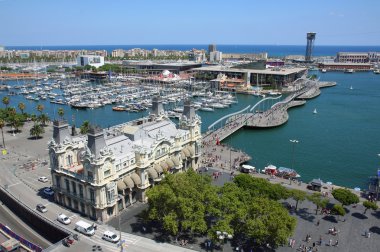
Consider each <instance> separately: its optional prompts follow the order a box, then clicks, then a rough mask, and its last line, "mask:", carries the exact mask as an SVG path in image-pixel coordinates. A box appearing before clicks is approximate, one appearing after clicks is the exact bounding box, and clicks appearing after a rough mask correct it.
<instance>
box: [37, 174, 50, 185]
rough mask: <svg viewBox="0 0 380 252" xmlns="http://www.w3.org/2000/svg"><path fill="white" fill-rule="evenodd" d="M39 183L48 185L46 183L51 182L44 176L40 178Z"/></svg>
mask: <svg viewBox="0 0 380 252" xmlns="http://www.w3.org/2000/svg"><path fill="white" fill-rule="evenodd" d="M38 181H40V182H43V183H46V182H48V181H49V179H48V178H47V177H45V176H42V177H39V178H38Z"/></svg>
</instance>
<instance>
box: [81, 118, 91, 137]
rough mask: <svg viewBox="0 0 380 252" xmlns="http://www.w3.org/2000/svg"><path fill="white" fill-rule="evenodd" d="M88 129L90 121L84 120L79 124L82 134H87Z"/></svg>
mask: <svg viewBox="0 0 380 252" xmlns="http://www.w3.org/2000/svg"><path fill="white" fill-rule="evenodd" d="M89 130H90V122H89V121H87V120H86V121H84V122H83V124H82V125H81V126H80V133H81V134H83V135H84V134H87V133H88V131H89Z"/></svg>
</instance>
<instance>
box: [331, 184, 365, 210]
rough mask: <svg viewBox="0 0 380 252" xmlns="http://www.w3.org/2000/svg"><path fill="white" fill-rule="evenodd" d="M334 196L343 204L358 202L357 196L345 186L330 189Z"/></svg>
mask: <svg viewBox="0 0 380 252" xmlns="http://www.w3.org/2000/svg"><path fill="white" fill-rule="evenodd" d="M332 195H333V196H334V198H335V199H336V200H337V201H339V202H340V203H341V204H342V205H343V206H348V205H351V204H357V203H359V197H358V196H357V195H356V194H354V193H352V192H351V191H350V190H348V189H345V188H338V189H334V190H333V191H332Z"/></svg>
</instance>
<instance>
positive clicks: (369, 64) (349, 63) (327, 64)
mask: <svg viewBox="0 0 380 252" xmlns="http://www.w3.org/2000/svg"><path fill="white" fill-rule="evenodd" d="M320 64H322V65H325V66H371V65H372V64H371V63H351V62H331V63H330V62H327V63H320Z"/></svg>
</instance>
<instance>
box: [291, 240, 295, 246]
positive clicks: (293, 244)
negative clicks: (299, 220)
mask: <svg viewBox="0 0 380 252" xmlns="http://www.w3.org/2000/svg"><path fill="white" fill-rule="evenodd" d="M295 245H296V239H293V241H292V246H291V247H292V248H294V246H295Z"/></svg>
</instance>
